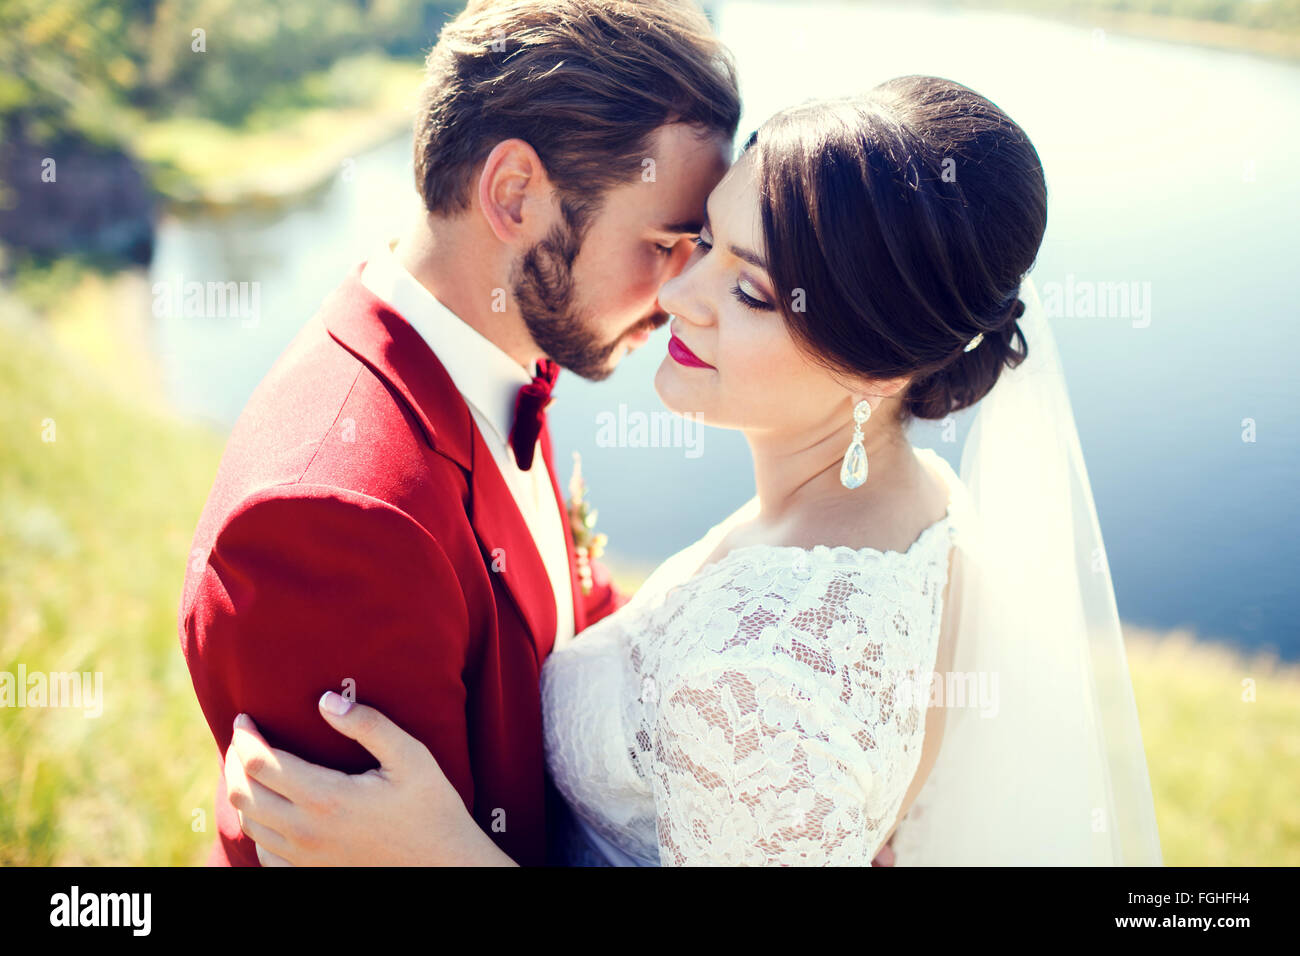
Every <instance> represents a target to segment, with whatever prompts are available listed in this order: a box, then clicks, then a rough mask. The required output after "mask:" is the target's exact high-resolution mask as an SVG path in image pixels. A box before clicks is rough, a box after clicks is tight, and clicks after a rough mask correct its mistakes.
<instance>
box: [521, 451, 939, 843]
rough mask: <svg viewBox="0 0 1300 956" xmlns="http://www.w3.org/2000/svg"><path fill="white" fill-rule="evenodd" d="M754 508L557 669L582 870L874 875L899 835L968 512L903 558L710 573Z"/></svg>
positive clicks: (557, 708)
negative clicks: (862, 871)
mask: <svg viewBox="0 0 1300 956" xmlns="http://www.w3.org/2000/svg"><path fill="white" fill-rule="evenodd" d="M918 451H919V452H920V453H922V454H925V455H928V456H931V458H932V460H934V461H935V462H936V463H937V466H938V470H940V471H941V472H943V473H944V474H945V477H946V478H947V479H948V480H949V481H955V480H957V478H956V475H955V474H954V473H953V472H952V470H951V468H949V466H948V465H947V463H946V462H944V461H943V459H941V458H939V456H938V455H937V454H935V453H934V452H932V451H930V450H928V449H919V450H918ZM756 507H757V500H754V501H751V502H750V503H749V504H748V505H747V506H746V507H745V508H742V509H741V510H740V511H739V512H737V513H736V514H735V515H733V516H731V518H729V519H727V520H726V521H725V522H723V523H722V524H720V525H718V526H716V527H715V528H713V529H712V530H711V531H710V532H709V533H708V534H707V535H706V536H705V537H704V538H703V539H701V540H700V541H698V542H696V543H695V544H694V545H691V546H690V547H688V548H686V549H685V550H683V551H681V552H680V553H678V554H677V555H675V556H673V557H672V558H670V559H669V560H668V561H666V562H665V563H664V564H663V565H661V566H660V567H659V568H658V569H657V570H656V571H655V572H654V574H652V575H651V576H650V578H649V579H648V580H647V581H646V582H645V584H644V585H643V586H642V587H641V589H640V590H639V591H638V592H637V593H636V595H635V597H634V598H633V599H632V601H631V602H630V603H629V604H628V605H626V606H625V607H623V608H621V609H620V610H619V611H618V612H617V613H615V614H613V615H611V616H610V617H608V618H606V619H605V620H603V621H601V622H600V623H598V624H597V625H595V626H594V627H591V628H589V629H588V630H586V631H584V632H583V633H582V634H581V635H580V636H579V637H578V638H576V639H575V640H574V641H573V643H572V644H570V645H568V646H567V647H565V648H564V649H562V650H559V651H556V652H554V653H552V654H551V655H550V657H549V658H548V660H547V662H546V665H545V667H544V669H543V672H542V709H543V720H544V726H545V743H546V758H547V765H548V768H549V771H550V774H551V777H552V779H553V781H554V783H555V785H556V787H557V788H558V789H559V791H560V793H561V794H563V796H564V798H565V800H566V801H567V802H568V804H569V807H570V809H571V810H572V815H573V818H574V826H573V827H572V828H571V831H570V832H569V833H568V834H566V835H565V846H566V857H567V861H568V862H569V863H570V864H572V865H645V866H655V865H660V864H662V865H665V866H672V865H700V864H727V865H730V864H758V865H761V864H794V865H817V864H834V865H862V866H866V865H869V864H870V862H871V860H872V858H873V857H874V856H875V854H876V852H877V850H878V849H879V847H880V844H881V842H882V841H883V840H884V837H885V836H886V835H887V833H888V831H889V829H890V827H892V826H893V823H894V821H895V819H896V818H897V816H898V811H899V808H900V806H901V805H902V801H903V797H904V795H905V793H906V791H907V789H908V786H909V785H910V783H911V781H912V779H913V777H914V776H915V773H916V770H917V766H918V762H919V760H920V757H921V745H922V740H923V736H924V732H925V711H926V705H927V695H928V689H929V678H930V673H931V672H932V671H933V669H934V666H935V659H936V653H937V650H938V643H939V628H940V623H941V618H942V616H943V607H942V604H943V591H944V585H945V583H946V581H947V575H948V557H949V547H950V542H951V540H952V539H953V538H954V537H955V534H956V528H955V521H954V512H953V509H952V508H949V511H948V514H947V515H945V517H944V518H942V519H940V520H939V521H938V522H936V523H935V524H933V525H931V526H930V527H928V528H927V529H926V530H925V531H924V532H922V533H921V535H920V536H919V537H918V538H917V539H916V541H915V542H913V544H912V545H911V546H910V547H909V548H908V549H907V550H906V551H905V552H898V551H885V552H881V551H876V550H874V549H870V548H865V549H862V550H854V549H851V548H847V547H835V548H827V547H817V548H813V549H811V550H805V549H802V548H795V547H777V546H768V545H754V546H748V547H741V548H737V549H735V550H733V551H731V552H730V553H729V554H727V555H726V556H725V557H723V558H722V559H721V560H719V561H716V562H713V563H711V564H709V565H707V566H705V567H700V564H701V562H702V561H703V560H704V559H705V558H706V557H707V556H708V555H709V554H711V553H712V551H713V550H714V548H715V547H716V545H717V543H718V541H719V540H720V539H721V537H722V535H724V534H725V533H726V532H727V530H728V529H729V528H730V527H731V526H732V525H733V524H735V523H738V522H740V521H742V520H744V519H745V518H746V517H748V516H750V515H751V514H752V513H753V510H754V509H756ZM900 688H902V690H903V692H901V693H900ZM912 689H915V692H912ZM900 832H901V828H900Z"/></svg>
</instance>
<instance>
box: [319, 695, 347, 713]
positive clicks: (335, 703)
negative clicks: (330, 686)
mask: <svg viewBox="0 0 1300 956" xmlns="http://www.w3.org/2000/svg"><path fill="white" fill-rule="evenodd" d="M320 706H321V710H324V711H326V712H327V713H331V714H333V715H334V716H335V717H342V716H343V715H344V714H346V713H347V712H348V711H349V710H351V709H352V701H350V700H348V699H347V698H346V697H344V696H343V695H342V694H336V693H334V691H332V690H327V691H326V692H325V693H324V694H322V695H321V699H320Z"/></svg>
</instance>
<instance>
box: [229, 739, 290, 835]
mask: <svg viewBox="0 0 1300 956" xmlns="http://www.w3.org/2000/svg"><path fill="white" fill-rule="evenodd" d="M226 798H227V799H228V800H229V801H230V805H231V806H232V807H234V808H235V812H236V813H237V814H238V815H239V826H240V828H241V829H242V830H243V831H244V832H245V833H248V835H249V836H252V833H249V830H248V827H247V825H246V824H247V823H248V822H249V821H253V822H256V823H259V824H261V825H263V826H267V827H272V828H273V829H275V830H276V831H277V832H280V833H285V832H289V830H290V826H291V824H292V821H293V819H294V814H295V813H296V812H297V811H296V808H295V807H294V805H293V804H292V803H290V802H289V801H288V800H286V799H285V798H284V797H282V796H280V795H279V794H278V793H276V792H275V791H273V790H270V789H268V788H266V787H264V786H262V784H260V783H258V782H257V781H256V780H253V779H251V778H250V777H249V776H248V774H247V773H246V772H245V767H244V766H243V764H242V763H241V761H240V759H239V755H238V754H237V753H235V752H234V748H231V750H230V751H229V752H228V753H227V756H226Z"/></svg>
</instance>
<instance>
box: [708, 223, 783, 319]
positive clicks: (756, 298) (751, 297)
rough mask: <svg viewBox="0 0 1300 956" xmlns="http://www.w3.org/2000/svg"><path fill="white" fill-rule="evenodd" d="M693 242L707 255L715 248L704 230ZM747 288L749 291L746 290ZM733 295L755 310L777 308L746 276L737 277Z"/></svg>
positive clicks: (732, 289) (732, 291) (746, 306)
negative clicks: (706, 237) (705, 235)
mask: <svg viewBox="0 0 1300 956" xmlns="http://www.w3.org/2000/svg"><path fill="white" fill-rule="evenodd" d="M691 242H693V243H695V248H697V249H703V250H704V253H705V255H708V253H709V250H710V249H712V248H713V243H711V242H709V240H707V239H705V238H704V233H703V232H702V231H701V233H700V234H699V235H698V236H692V237H691ZM746 289H748V290H749V291H746ZM731 297H732V298H733V299H735V300H736V301H737V302H739V303H740V304H741V305H743V306H744V307H745V308H747V309H751V310H753V311H754V312H771V311H772V309H773V308H775V306H773V305H772V303H770V302H768V301H767V300H765V299H764V298H763V297H762V295H761V294H760V293H759V292H758V290H757V289H756V288H755V287H754V285H753V283H751V282H750V281H749V280H748V279H745V278H744V277H741V278H740V279H737V280H736V284H735V285H734V286H732V287H731Z"/></svg>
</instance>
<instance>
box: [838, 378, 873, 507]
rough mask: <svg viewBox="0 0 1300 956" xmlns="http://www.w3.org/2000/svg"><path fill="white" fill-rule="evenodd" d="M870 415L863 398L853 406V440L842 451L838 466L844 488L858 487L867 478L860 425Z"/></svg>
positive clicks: (865, 453)
mask: <svg viewBox="0 0 1300 956" xmlns="http://www.w3.org/2000/svg"><path fill="white" fill-rule="evenodd" d="M870 417H871V405H870V404H869V403H868V402H867V400H866V399H865V398H864V399H863V400H862V401H860V402H858V404H856V405H854V406H853V440H852V441H851V442H849V450H848V451H846V452H845V453H844V464H843V465H841V466H840V484H842V485H843V486H844V487H845V488H858V487H861V485H862V483H863V482H864V481H866V480H867V450H866V449H865V448H863V447H862V426H863V425H865V424H866V423H867V419H868V418H870Z"/></svg>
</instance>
